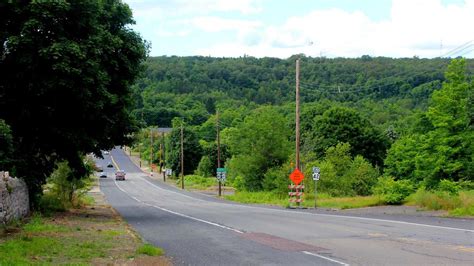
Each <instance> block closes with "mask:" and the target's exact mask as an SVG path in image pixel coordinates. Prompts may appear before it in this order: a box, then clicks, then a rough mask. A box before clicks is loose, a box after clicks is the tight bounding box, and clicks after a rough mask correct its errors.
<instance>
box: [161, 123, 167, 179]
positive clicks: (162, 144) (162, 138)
mask: <svg viewBox="0 0 474 266" xmlns="http://www.w3.org/2000/svg"><path fill="white" fill-rule="evenodd" d="M165 149H166V147H165V132H161V152H160V154H162V158H163V159H162V161H160V169H161V171H162V172H163V182H165V183H166V173H165V171H163V170H164V169H162V168H163V167H164V166H165V161H166V157H165Z"/></svg>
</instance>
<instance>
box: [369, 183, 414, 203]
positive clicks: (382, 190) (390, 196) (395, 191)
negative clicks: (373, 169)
mask: <svg viewBox="0 0 474 266" xmlns="http://www.w3.org/2000/svg"><path fill="white" fill-rule="evenodd" d="M413 191H414V189H413V184H412V183H411V182H410V181H409V180H398V181H395V180H394V179H393V178H392V177H379V179H378V181H377V184H376V185H375V187H374V188H373V192H374V193H375V194H377V195H380V196H381V197H382V200H383V201H384V202H385V203H387V204H395V205H396V204H402V203H403V201H404V200H405V199H406V197H408V196H409V195H410V194H411V193H412V192H413Z"/></svg>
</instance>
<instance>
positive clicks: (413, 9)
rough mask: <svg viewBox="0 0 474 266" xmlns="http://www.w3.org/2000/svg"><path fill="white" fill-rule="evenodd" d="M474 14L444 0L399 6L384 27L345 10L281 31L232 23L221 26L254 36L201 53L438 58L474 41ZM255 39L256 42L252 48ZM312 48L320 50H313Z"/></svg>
mask: <svg viewBox="0 0 474 266" xmlns="http://www.w3.org/2000/svg"><path fill="white" fill-rule="evenodd" d="M230 2H232V1H230ZM473 14H474V0H466V1H465V3H464V5H447V6H446V5H443V4H442V3H441V1H440V0H435V1H433V0H411V1H405V0H393V2H392V7H391V15H390V18H389V19H387V20H383V21H373V20H371V19H370V18H369V17H367V16H366V15H365V14H364V13H362V12H360V11H356V12H346V11H343V10H340V9H327V10H315V11H312V12H309V13H308V14H306V15H303V16H300V17H290V18H288V19H287V20H286V22H285V23H283V24H282V25H280V26H275V25H274V26H271V25H270V26H266V27H257V26H255V25H254V26H255V27H251V23H250V22H249V23H250V24H248V23H247V24H245V23H242V24H238V23H237V21H230V22H228V23H227V24H224V25H221V26H219V27H220V29H223V28H226V27H227V28H236V27H238V26H239V25H242V26H243V27H244V28H247V29H249V30H247V31H243V32H240V34H239V35H238V36H237V41H236V42H233V43H217V44H215V45H214V46H212V47H209V48H204V49H198V50H197V51H196V52H197V53H198V54H202V55H213V56H241V55H243V54H247V55H252V56H257V57H262V56H275V57H283V58H284V57H288V56H291V55H292V54H296V53H305V54H307V55H311V56H319V55H320V53H321V52H323V51H324V53H323V55H327V53H330V54H331V55H333V56H334V55H336V56H345V57H357V56H361V55H364V54H369V55H373V56H393V57H412V56H415V55H416V56H420V57H436V56H439V55H440V54H444V53H445V52H447V51H449V50H451V49H453V48H455V47H456V46H458V45H460V44H462V43H465V42H466V41H469V40H471V39H474V27H472V25H474V15H473ZM211 22H213V21H212V20H208V21H207V23H202V24H201V25H200V26H201V28H202V29H205V28H206V30H210V29H211V28H212V25H211V24H212V23H211ZM214 22H216V21H214ZM239 23H241V22H239ZM214 26H215V27H216V28H219V27H217V26H216V25H214ZM256 36H259V37H258V38H256ZM249 38H250V39H252V40H254V42H249V41H248V39H249ZM255 40H257V41H255ZM311 42H312V43H314V44H313V45H309V44H310V43H311ZM441 45H442V47H441Z"/></svg>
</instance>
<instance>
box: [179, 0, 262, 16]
mask: <svg viewBox="0 0 474 266" xmlns="http://www.w3.org/2000/svg"><path fill="white" fill-rule="evenodd" d="M175 3H176V4H177V6H178V7H179V9H181V10H183V11H190V12H192V13H194V14H196V13H201V12H202V11H203V12H206V13H210V12H213V11H218V12H231V11H237V12H240V13H242V14H254V13H259V12H260V11H261V10H262V8H261V1H260V0H192V1H190V0H175ZM200 11H201V12H200Z"/></svg>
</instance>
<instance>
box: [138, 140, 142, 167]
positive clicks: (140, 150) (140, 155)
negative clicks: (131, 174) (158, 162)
mask: <svg viewBox="0 0 474 266" xmlns="http://www.w3.org/2000/svg"><path fill="white" fill-rule="evenodd" d="M138 157H139V160H138V163H139V164H140V168H142V142H141V140H140V142H139V143H138Z"/></svg>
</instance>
